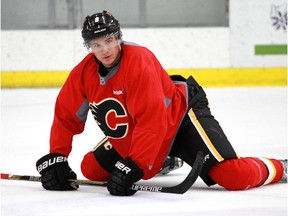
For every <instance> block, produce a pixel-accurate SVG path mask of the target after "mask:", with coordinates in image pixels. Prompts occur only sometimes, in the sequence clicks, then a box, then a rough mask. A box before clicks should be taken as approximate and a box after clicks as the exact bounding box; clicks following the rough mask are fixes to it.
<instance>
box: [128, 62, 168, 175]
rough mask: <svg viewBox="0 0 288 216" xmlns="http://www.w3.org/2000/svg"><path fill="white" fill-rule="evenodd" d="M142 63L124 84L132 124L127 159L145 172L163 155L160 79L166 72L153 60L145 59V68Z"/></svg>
mask: <svg viewBox="0 0 288 216" xmlns="http://www.w3.org/2000/svg"><path fill="white" fill-rule="evenodd" d="M152 57H153V56H152ZM135 62H136V61H135ZM141 62H143V61H142V60H140V64H139V65H135V67H137V68H135V70H132V71H133V72H134V73H132V74H129V81H128V84H127V89H128V91H127V106H128V112H129V115H131V117H132V119H134V124H135V128H134V130H133V134H132V139H131V145H130V151H129V154H128V156H129V157H131V158H132V159H133V160H134V161H135V162H136V163H137V164H138V165H139V166H140V167H141V168H142V169H144V172H145V170H146V171H147V170H151V169H153V165H154V164H155V161H156V160H163V158H157V157H158V155H159V152H160V151H163V141H164V139H165V135H166V132H167V112H166V103H165V101H166V98H165V95H164V92H163V89H162V83H161V75H160V74H161V73H166V72H165V71H164V69H163V68H162V66H161V65H160V63H158V61H157V60H156V58H155V59H154V57H153V58H147V59H145V64H144V63H143V64H141ZM134 64H135V63H134ZM136 71H137V73H136ZM126 79H127V78H126ZM168 148H169V147H166V149H167V151H168ZM164 149H165V147H164ZM146 173H147V172H146ZM144 178H145V177H144Z"/></svg>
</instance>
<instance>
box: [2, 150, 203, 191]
mask: <svg viewBox="0 0 288 216" xmlns="http://www.w3.org/2000/svg"><path fill="white" fill-rule="evenodd" d="M202 167H203V154H202V152H198V153H197V156H196V159H195V161H194V164H193V168H192V169H191V171H190V172H189V174H188V175H187V177H186V178H185V179H184V180H183V181H182V182H181V183H180V184H178V185H175V186H171V187H169V186H168V187H161V186H152V185H141V184H133V185H132V188H131V189H132V190H137V191H148V192H162V193H174V194H183V193H185V192H186V191H187V190H189V189H190V187H191V186H192V185H193V184H194V182H195V181H196V179H197V178H198V176H199V175H200V173H201V170H202ZM1 179H6V180H22V181H33V182H41V177H40V176H28V175H13V174H6V173H1ZM69 181H71V182H74V183H76V184H78V185H92V186H107V182H102V181H90V180H81V179H70V180H69Z"/></svg>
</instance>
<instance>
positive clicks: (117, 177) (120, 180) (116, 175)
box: [107, 157, 144, 196]
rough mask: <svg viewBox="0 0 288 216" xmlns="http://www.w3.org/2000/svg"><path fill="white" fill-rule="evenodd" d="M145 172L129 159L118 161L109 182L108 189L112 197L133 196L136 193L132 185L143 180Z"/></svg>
mask: <svg viewBox="0 0 288 216" xmlns="http://www.w3.org/2000/svg"><path fill="white" fill-rule="evenodd" d="M143 176H144V172H143V171H142V170H141V169H140V168H139V167H138V166H137V164H136V163H135V162H134V161H133V160H132V159H131V158H129V157H127V158H125V159H121V160H119V161H117V163H116V164H115V168H114V169H113V170H112V172H111V175H110V177H109V180H108V182H107V183H108V185H107V189H108V191H109V192H110V194H111V195H116V196H131V195H133V194H135V193H136V191H135V190H132V189H131V187H132V185H133V184H134V183H135V182H137V181H139V180H140V179H142V178H143Z"/></svg>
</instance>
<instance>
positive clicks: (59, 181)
mask: <svg viewBox="0 0 288 216" xmlns="http://www.w3.org/2000/svg"><path fill="white" fill-rule="evenodd" d="M36 168H37V171H38V172H39V173H40V175H41V183H42V186H43V188H45V189H46V190H59V191H65V190H76V189H77V188H78V185H75V183H73V182H70V181H68V179H76V178H77V176H76V173H75V172H73V171H72V169H71V168H70V167H69V165H68V162H67V158H66V157H65V156H63V155H61V154H58V153H52V154H47V155H45V156H43V157H42V158H40V159H39V160H38V161H37V162H36Z"/></svg>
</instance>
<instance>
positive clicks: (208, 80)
mask: <svg viewBox="0 0 288 216" xmlns="http://www.w3.org/2000/svg"><path fill="white" fill-rule="evenodd" d="M167 72H168V74H169V75H172V74H181V75H182V76H184V77H186V78H187V77H188V76H190V75H192V76H193V77H195V79H196V80H197V81H198V82H199V84H200V85H202V86H204V87H230V86H287V68H215V69H213V68H212V69H201V68H200V69H167ZM68 75H69V71H2V72H1V87H2V88H22V87H60V86H62V85H63V84H64V82H65V80H66V78H67V77H68Z"/></svg>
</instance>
